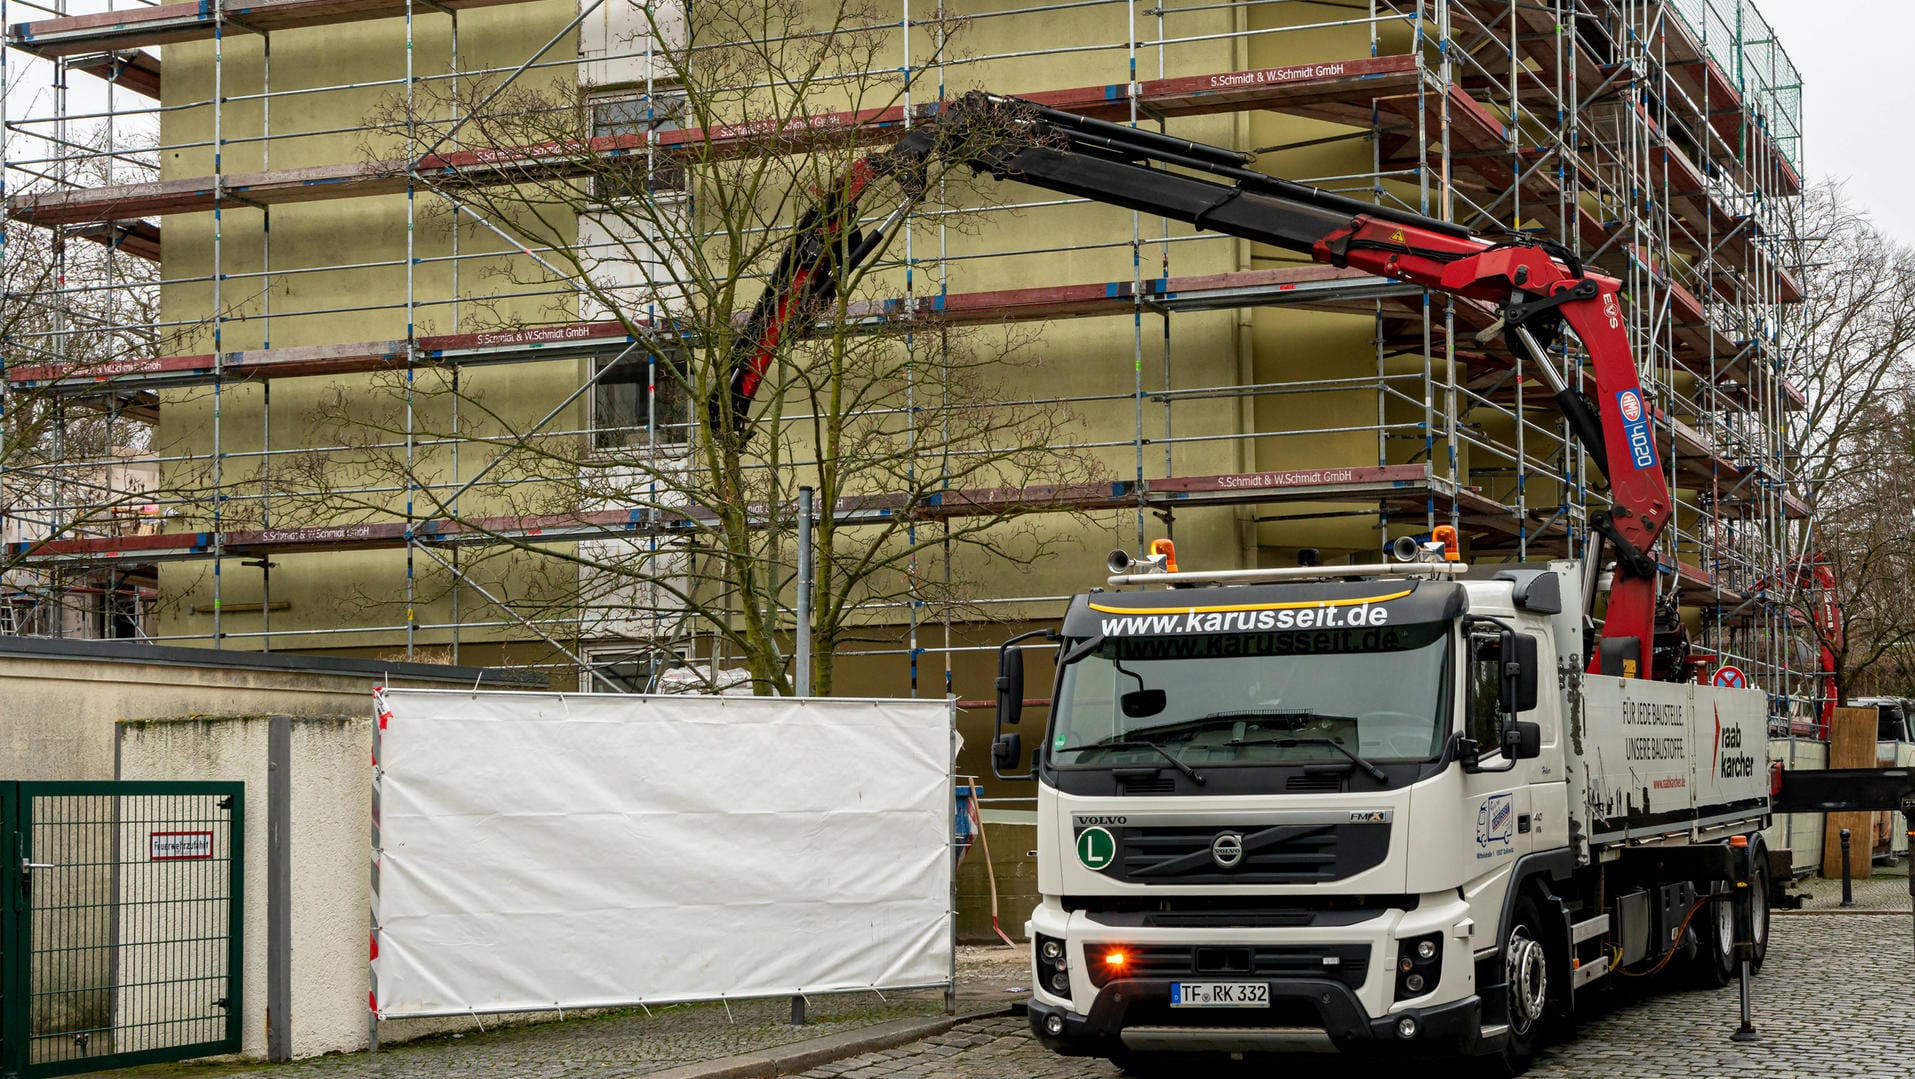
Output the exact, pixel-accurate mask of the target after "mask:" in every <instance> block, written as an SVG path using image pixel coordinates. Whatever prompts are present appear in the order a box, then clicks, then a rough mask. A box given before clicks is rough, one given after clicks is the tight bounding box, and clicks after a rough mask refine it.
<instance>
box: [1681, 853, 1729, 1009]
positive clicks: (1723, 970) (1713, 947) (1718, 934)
mask: <svg viewBox="0 0 1915 1079" xmlns="http://www.w3.org/2000/svg"><path fill="white" fill-rule="evenodd" d="M1709 888H1710V890H1711V891H1712V892H1715V893H1716V894H1718V895H1722V896H1729V895H1733V894H1734V893H1735V884H1734V883H1733V882H1730V881H1726V880H1719V881H1715V882H1713V883H1712V884H1710V885H1709ZM1689 929H1690V932H1692V933H1694V934H1695V936H1696V956H1695V962H1694V965H1693V966H1692V967H1691V968H1690V972H1691V974H1692V975H1693V981H1694V982H1695V984H1696V985H1697V986H1699V987H1700V988H1703V989H1720V988H1722V987H1723V986H1725V985H1728V984H1729V983H1730V982H1732V981H1734V980H1735V976H1736V962H1735V904H1734V902H1733V901H1731V900H1729V899H1727V898H1723V899H1712V900H1710V901H1709V905H1708V906H1706V907H1704V908H1702V909H1701V910H1700V911H1697V912H1696V917H1695V920H1694V921H1692V922H1691V923H1690V924H1689Z"/></svg>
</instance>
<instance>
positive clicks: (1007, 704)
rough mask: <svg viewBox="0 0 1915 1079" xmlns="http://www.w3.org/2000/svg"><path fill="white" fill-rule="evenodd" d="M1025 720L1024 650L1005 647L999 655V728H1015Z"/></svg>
mask: <svg viewBox="0 0 1915 1079" xmlns="http://www.w3.org/2000/svg"><path fill="white" fill-rule="evenodd" d="M1022 718H1024V650H1023V649H1022V648H1019V647H1017V646H1016V645H1005V646H1004V647H1003V648H1000V649H998V653H997V726H998V729H999V730H1002V729H1003V728H1004V727H1006V726H1015V725H1016V724H1017V721H1018V720H1020V719H1022Z"/></svg>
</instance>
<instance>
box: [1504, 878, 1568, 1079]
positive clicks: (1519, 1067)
mask: <svg viewBox="0 0 1915 1079" xmlns="http://www.w3.org/2000/svg"><path fill="white" fill-rule="evenodd" d="M1552 939H1553V938H1552V937H1551V936H1550V935H1549V932H1548V930H1547V929H1545V928H1544V926H1543V918H1542V911H1541V910H1540V909H1539V908H1538V907H1537V906H1536V900H1535V899H1534V898H1533V897H1531V896H1529V895H1523V896H1519V897H1518V898H1517V900H1516V907H1515V909H1514V910H1513V911H1512V912H1511V917H1510V924H1509V938H1508V940H1507V941H1506V942H1505V943H1504V945H1503V981H1504V983H1505V984H1506V987H1507V988H1506V992H1507V993H1508V1002H1509V1038H1508V1040H1507V1041H1505V1042H1504V1043H1503V1049H1502V1053H1501V1057H1500V1061H1499V1063H1500V1064H1501V1067H1500V1068H1499V1069H1498V1070H1499V1071H1501V1072H1502V1073H1503V1074H1504V1075H1510V1076H1516V1075H1521V1074H1523V1073H1524V1072H1526V1071H1528V1070H1529V1065H1530V1063H1531V1062H1532V1061H1534V1060H1535V1059H1536V1054H1537V1053H1538V1052H1540V1051H1541V1050H1542V1048H1543V1043H1544V1040H1545V1038H1546V1037H1547V1036H1548V1032H1549V1031H1548V1028H1549V1014H1550V1004H1551V1000H1552V998H1553V996H1554V995H1556V993H1557V989H1556V987H1554V986H1552V985H1550V984H1549V972H1550V969H1551V968H1552V967H1553V966H1555V962H1554V960H1555V957H1554V956H1552V955H1550V954H1549V950H1550V947H1551V944H1550V942H1551V940H1552Z"/></svg>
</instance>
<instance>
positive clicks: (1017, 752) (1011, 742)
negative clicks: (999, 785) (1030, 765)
mask: <svg viewBox="0 0 1915 1079" xmlns="http://www.w3.org/2000/svg"><path fill="white" fill-rule="evenodd" d="M1023 756H1024V736H1023V735H1021V734H1018V733H1016V732H1012V733H1010V734H1000V735H998V736H997V738H996V739H995V740H993V741H992V742H991V771H993V772H996V773H997V778H999V779H1025V778H1028V777H1027V776H1026V775H1020V774H1019V773H1018V771H1017V762H1018V760H1019V759H1020V758H1022V757H1023Z"/></svg>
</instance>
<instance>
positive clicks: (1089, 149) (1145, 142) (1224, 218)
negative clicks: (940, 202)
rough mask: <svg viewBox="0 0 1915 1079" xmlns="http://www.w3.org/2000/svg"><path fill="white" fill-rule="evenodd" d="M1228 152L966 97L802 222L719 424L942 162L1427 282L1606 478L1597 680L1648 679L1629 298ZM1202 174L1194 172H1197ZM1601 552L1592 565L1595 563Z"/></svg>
mask: <svg viewBox="0 0 1915 1079" xmlns="http://www.w3.org/2000/svg"><path fill="white" fill-rule="evenodd" d="M1247 160H1248V159H1247V157H1246V155H1244V154H1241V153H1238V152H1236V151H1232V150H1226V149H1222V148H1219V147H1215V146H1207V145H1204V144H1202V143H1195V142H1189V141H1187V140H1183V139H1177V138H1172V137H1170V136H1167V135H1163V134H1159V133H1156V132H1150V131H1144V130H1139V129H1136V128H1130V127H1124V126H1122V125H1119V124H1112V123H1108V122H1105V121H1101V120H1094V119H1090V118H1088V117H1084V116H1079V115H1077V114H1075V113H1069V112H1063V111H1060V110H1057V109H1052V108H1048V107H1046V106H1043V105H1038V104H1036V103H1033V102H1029V101H1023V100H1020V99H1017V98H1007V97H1000V96H996V95H991V94H985V93H981V92H974V93H970V94H966V95H964V96H963V97H962V98H960V99H958V100H957V101H955V102H953V103H952V104H950V105H949V106H948V107H947V108H946V109H945V110H944V111H942V112H941V113H939V114H938V115H936V116H935V117H932V118H930V119H928V120H926V121H924V122H923V123H921V124H919V125H918V126H916V127H914V128H912V129H911V130H910V131H909V132H907V133H906V134H905V135H904V137H903V138H902V139H900V140H899V142H897V143H896V144H894V145H893V146H891V147H890V148H888V149H886V150H883V151H881V152H879V153H876V154H873V155H871V156H869V157H867V158H864V159H863V160H861V161H859V162H858V163H857V164H855V165H854V166H853V167H852V168H850V169H849V170H847V171H846V173H845V174H844V175H843V176H842V177H840V178H839V180H838V181H837V183H836V184H835V185H834V186H833V187H832V189H831V190H828V191H826V192H825V193H824V194H823V196H822V197H821V199H820V201H819V202H818V203H817V204H816V205H815V206H814V207H813V208H812V209H811V210H810V211H809V212H808V213H807V214H806V215H805V216H804V218H803V219H802V220H801V221H800V222H799V225H798V229H797V234H796V236H795V238H794V239H793V241H792V243H791V246H790V247H789V248H788V249H787V250H786V252H785V255H784V257H783V258H782V259H781V260H780V262H779V263H778V266H777V267H776V269H775V270H774V272H773V274H772V277H771V280H770V282H769V284H768V285H767V287H766V290H765V293H764V294H763V296H761V297H760V299H759V301H758V304H757V306H756V307H755V308H754V309H753V311H752V313H751V315H750V317H749V318H748V320H747V321H746V324H745V327H744V330H743V332H742V333H741V335H740V336H739V337H738V339H737V340H736V343H735V345H734V349H733V352H732V356H731V374H730V381H729V393H728V394H721V395H717V396H714V398H713V400H712V401H711V404H710V408H711V411H712V418H713V422H714V426H715V427H716V428H717V429H720V430H725V429H729V430H733V431H735V432H737V433H739V434H740V435H741V436H742V434H743V433H744V431H745V430H746V429H747V427H748V424H749V412H750V408H751V402H752V397H753V395H754V394H755V393H756V391H757V388H758V385H759V383H760V382H761V381H762V380H763V378H764V375H765V372H766V370H767V369H768V368H769V366H770V363H771V360H772V357H773V356H774V355H775V353H776V350H777V348H778V345H779V343H780V342H781V341H783V340H784V339H786V338H787V337H789V336H791V335H792V334H794V333H797V334H802V333H804V332H806V330H808V328H809V327H810V326H811V325H812V324H813V323H814V322H815V320H816V318H817V317H818V315H819V313H820V312H821V311H822V309H823V307H824V305H826V304H828V303H829V302H830V300H831V299H832V297H833V295H834V294H835V289H836V287H837V283H838V282H839V281H841V280H843V279H844V277H845V276H846V275H847V274H848V273H850V272H851V271H852V270H854V269H855V268H856V267H857V266H858V265H860V264H861V263H863V262H864V261H865V260H867V259H869V258H871V257H872V256H873V255H875V254H876V253H877V251H878V250H879V249H880V248H881V247H882V246H883V245H884V243H885V241H886V240H887V239H888V237H889V233H890V231H891V229H892V228H893V227H894V226H895V224H896V223H897V222H898V221H899V220H901V219H902V217H903V214H904V213H905V212H906V211H908V210H909V209H910V207H911V206H913V205H914V204H915V203H916V202H917V201H918V200H919V199H920V198H922V196H923V193H924V190H925V176H926V174H927V172H928V170H929V168H930V167H931V165H932V164H933V163H941V164H944V165H947V166H948V165H958V166H966V167H969V168H971V169H973V170H974V171H976V172H978V173H980V174H985V173H988V174H989V175H991V176H992V177H994V178H996V179H1000V180H1015V181H1017V182H1019V183H1025V184H1030V185H1032V186H1034V187H1040V188H1044V189H1045V190H1048V191H1054V192H1058V193H1060V194H1065V195H1072V196H1077V197H1080V198H1085V199H1090V200H1092V201H1096V202H1101V203H1106V204H1110V205H1114V206H1120V207H1124V208H1126V209H1130V210H1135V211H1138V212H1140V213H1147V214H1152V215H1155V216H1159V217H1166V218H1170V219H1173V220H1177V221H1182V222H1184V223H1186V224H1189V225H1191V226H1194V227H1196V228H1202V229H1210V230H1212V231H1215V232H1220V233H1224V234H1227V235H1231V236H1237V237H1240V238H1243V239H1247V240H1251V241H1253V242H1256V243H1263V244H1269V245H1271V246H1273V247H1279V248H1283V249H1284V250H1288V251H1294V252H1298V253H1302V254H1307V255H1309V256H1310V257H1311V258H1314V259H1316V260H1317V261H1319V262H1324V263H1328V264H1330V265H1333V266H1338V267H1349V268H1353V269H1357V270H1362V271H1364V272H1366V273H1371V274H1375V275H1378V276H1381V277H1388V278H1391V279H1393V280H1397V281H1404V282H1408V283H1410V284H1414V285H1420V286H1422V287H1424V288H1427V289H1431V290H1433V291H1437V292H1442V293H1445V294H1447V295H1451V296H1455V297H1458V298H1460V299H1463V300H1468V301H1473V302H1476V303H1479V304H1482V305H1485V306H1486V307H1488V308H1490V309H1493V310H1494V311H1495V312H1496V314H1497V315H1498V316H1499V318H1498V321H1497V323H1496V324H1495V326H1493V327H1492V328H1491V330H1490V331H1487V332H1486V333H1485V334H1482V335H1479V337H1481V338H1485V339H1486V338H1487V337H1489V336H1493V335H1494V333H1495V332H1496V331H1498V330H1500V331H1502V332H1503V333H1504V334H1505V335H1506V336H1507V337H1508V339H1509V341H1510V346H1511V349H1512V351H1514V352H1515V353H1516V354H1517V355H1518V356H1527V357H1528V358H1530V359H1531V360H1532V361H1534V364H1533V366H1534V369H1535V370H1536V372H1537V373H1538V374H1539V375H1540V376H1541V377H1542V378H1543V380H1544V381H1545V382H1546V383H1547V384H1548V385H1549V387H1550V389H1551V391H1552V392H1553V393H1554V395H1555V399H1556V402H1557V406H1558V407H1559V408H1560V409H1561V410H1562V412H1563V415H1564V417H1565V418H1566V420H1567V422H1568V424H1569V426H1570V428H1571V430H1572V431H1573V432H1574V433H1575V434H1576V437H1577V439H1578V440H1579V441H1580V442H1581V443H1582V445H1583V447H1584V448H1585V449H1586V450H1587V451H1588V453H1589V455H1590V457H1591V459H1592V460H1593V461H1594V462H1595V463H1596V465H1597V467H1598V468H1599V469H1601V470H1602V472H1603V474H1604V475H1605V476H1606V477H1607V478H1608V481H1609V487H1610V492H1611V500H1612V506H1611V508H1610V510H1608V511H1607V512H1604V513H1598V514H1595V515H1593V516H1592V518H1591V520H1590V528H1591V530H1592V533H1593V534H1594V536H1595V537H1596V541H1597V543H1598V545H1599V546H1600V545H1603V544H1606V545H1607V546H1608V547H1609V549H1610V551H1611V553H1612V554H1613V556H1614V557H1615V559H1616V573H1615V576H1614V579H1613V580H1614V583H1613V585H1612V586H1611V588H1610V592H1609V606H1608V610H1607V612H1606V617H1605V632H1604V634H1603V639H1604V642H1605V644H1604V647H1603V648H1600V649H1596V650H1592V656H1593V658H1592V661H1591V669H1592V670H1597V669H1600V668H1601V667H1603V666H1605V662H1604V657H1605V656H1609V657H1610V659H1611V662H1610V663H1608V664H1607V666H1609V667H1610V668H1612V670H1614V671H1615V672H1616V673H1624V674H1635V675H1639V676H1642V677H1650V676H1652V675H1662V676H1668V675H1670V674H1672V673H1673V674H1676V675H1678V676H1679V675H1680V672H1670V671H1652V669H1651V668H1652V665H1653V660H1652V656H1653V654H1654V653H1653V647H1652V645H1653V642H1654V640H1655V623H1656V578H1657V573H1658V567H1657V564H1656V561H1655V558H1654V555H1653V547H1654V545H1655V542H1656V538H1657V537H1658V536H1659V535H1660V534H1661V533H1662V530H1663V528H1664V527H1665V526H1666V525H1667V524H1668V522H1669V516H1670V512H1671V505H1672V503H1671V499H1670V495H1669V487H1668V483H1667V481H1666V479H1665V478H1664V475H1663V471H1662V463H1661V462H1660V461H1659V459H1658V456H1657V453H1656V440H1655V436H1654V431H1653V427H1652V417H1651V415H1650V412H1649V408H1650V406H1649V403H1648V400H1647V398H1646V397H1645V396H1644V395H1643V392H1642V388H1641V384H1640V378H1639V375H1638V373H1637V369H1636V364H1635V360H1634V358H1633V357H1632V355H1631V353H1630V350H1629V343H1628V338H1627V331H1626V329H1625V327H1624V322H1623V316H1622V307H1621V302H1620V300H1619V299H1618V298H1617V293H1618V291H1619V287H1620V286H1619V284H1618V282H1616V281H1615V280H1614V279H1612V278H1609V277H1605V276H1603V275H1601V274H1596V273H1590V272H1587V271H1586V270H1585V269H1584V267H1583V266H1582V264H1581V263H1580V262H1579V261H1578V260H1577V259H1576V258H1575V257H1574V256H1573V255H1572V254H1571V253H1569V252H1568V251H1567V250H1565V249H1563V248H1562V247H1560V246H1559V245H1556V244H1554V243H1551V242H1548V241H1538V240H1533V239H1530V238H1528V237H1521V236H1519V237H1516V238H1512V239H1503V240H1488V239H1484V238H1481V237H1478V236H1475V235H1473V234H1471V233H1470V232H1469V231H1468V230H1467V229H1464V228H1461V227H1459V226H1457V225H1455V224H1452V223H1449V222H1444V221H1438V220H1435V219H1433V218H1429V217H1424V216H1421V215H1418V214H1413V213H1407V212H1404V211H1400V210H1394V209H1389V208H1386V207H1382V206H1378V205H1374V204H1371V203H1366V202H1361V201H1358V200H1355V199H1350V198H1347V197H1344V196H1341V195H1336V194H1332V193H1330V192H1325V191H1320V190H1317V189H1316V188H1313V187H1308V186H1306V185H1302V184H1297V183H1293V182H1290V181H1288V180H1283V179H1279V178H1277V177H1273V176H1268V175H1265V174H1263V173H1260V172H1257V171H1255V170H1252V169H1249V168H1246V167H1245V164H1246V162H1247ZM1193 174H1195V175H1193ZM883 178H888V179H890V180H892V181H893V182H895V183H896V185H897V187H898V188H899V191H900V201H899V205H898V207H897V209H896V210H895V211H894V212H893V213H892V214H891V215H890V216H889V217H888V218H887V219H886V220H885V221H883V222H882V223H880V224H879V225H878V226H877V227H875V228H873V229H871V230H869V231H862V232H861V231H859V230H858V229H857V228H856V227H855V226H856V224H857V222H858V219H859V204H860V202H861V200H862V198H863V196H864V195H865V194H866V193H867V191H868V190H869V189H870V188H871V186H872V185H873V183H874V182H876V181H878V180H879V179H883ZM1564 325H1567V326H1568V328H1569V329H1570V330H1571V331H1573V332H1574V333H1575V335H1576V337H1577V339H1578V340H1580V341H1581V342H1582V344H1583V347H1584V349H1585V350H1586V351H1587V352H1588V355H1589V361H1590V372H1589V374H1590V376H1591V377H1592V379H1593V381H1594V385H1595V394H1594V398H1595V403H1596V409H1597V411H1595V412H1592V411H1591V409H1590V407H1589V404H1588V403H1587V402H1586V401H1585V400H1584V398H1583V396H1582V394H1581V393H1580V392H1579V391H1578V390H1577V389H1576V388H1575V387H1574V386H1571V385H1569V384H1567V383H1566V382H1565V380H1564V379H1563V378H1562V377H1561V375H1560V374H1559V373H1558V372H1557V371H1556V369H1555V367H1554V365H1553V364H1552V363H1551V362H1550V359H1549V356H1548V354H1547V351H1546V350H1547V346H1548V344H1549V343H1550V342H1552V341H1554V340H1555V338H1556V336H1557V334H1558V332H1559V331H1560V328H1561V327H1562V326H1564ZM1601 558H1602V551H1601V550H1600V549H1598V550H1594V551H1592V552H1590V555H1589V560H1590V561H1591V562H1592V563H1595V562H1600V561H1601Z"/></svg>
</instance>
